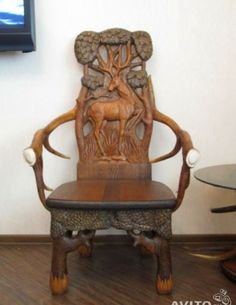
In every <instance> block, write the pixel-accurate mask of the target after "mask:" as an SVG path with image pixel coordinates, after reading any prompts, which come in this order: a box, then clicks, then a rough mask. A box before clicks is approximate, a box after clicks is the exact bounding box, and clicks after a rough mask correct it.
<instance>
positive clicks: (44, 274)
mask: <svg viewBox="0 0 236 305" xmlns="http://www.w3.org/2000/svg"><path fill="white" fill-rule="evenodd" d="M172 259H173V277H174V290H173V294H172V296H158V295H157V294H156V291H155V286H154V279H155V273H156V260H155V258H154V257H152V256H149V257H141V256H140V254H139V251H138V250H137V249H136V248H133V247H132V246H129V245H117V244H115V245H108V244H98V245H95V246H94V251H93V257H92V258H86V259H85V258H79V257H78V255H77V253H76V252H73V253H71V254H69V255H68V269H69V275H70V286H69V290H68V292H67V294H65V295H63V296H52V295H51V293H50V290H49V287H48V279H49V274H50V261H51V245H50V244H15V245H12V244H9V245H1V246H0V305H64V304H65V305H154V304H158V305H169V304H174V305H176V304H179V305H183V304H184V305H195V302H194V301H205V302H206V301H208V302H211V303H205V304H204V303H198V305H209V304H212V305H213V304H214V305H215V304H221V303H219V302H217V301H214V300H213V295H214V294H216V293H218V292H219V291H220V289H224V290H226V291H227V294H228V296H229V297H230V298H231V302H232V303H231V304H232V305H235V304H236V285H235V283H233V282H231V281H229V280H228V279H226V278H225V277H224V275H223V274H222V273H221V272H220V270H219V266H218V263H217V262H212V261H207V260H203V259H200V258H196V257H193V256H190V255H189V254H188V253H187V252H186V250H185V249H183V248H182V247H181V246H176V245H174V246H172ZM174 301H175V302H174ZM180 301H182V303H180ZM186 301H192V304H191V303H190V302H188V303H184V302H186ZM227 305H230V304H229V303H228V304H227Z"/></svg>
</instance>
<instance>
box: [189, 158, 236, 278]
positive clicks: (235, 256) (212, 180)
mask: <svg viewBox="0 0 236 305" xmlns="http://www.w3.org/2000/svg"><path fill="white" fill-rule="evenodd" d="M194 177H195V178H196V179H197V180H199V181H201V182H204V183H207V184H210V185H213V186H216V187H220V188H225V189H230V190H236V164H224V165H216V166H209V167H205V168H202V169H199V170H197V171H196V172H195V173H194ZM235 211H236V205H231V206H227V207H221V208H214V209H211V212H213V213H229V212H235ZM230 255H232V257H231V258H229V259H225V260H223V261H221V262H220V266H221V269H222V271H223V272H224V274H225V275H226V276H227V277H228V278H229V279H231V280H233V281H236V248H235V249H233V250H231V251H230V252H229V255H228V256H230Z"/></svg>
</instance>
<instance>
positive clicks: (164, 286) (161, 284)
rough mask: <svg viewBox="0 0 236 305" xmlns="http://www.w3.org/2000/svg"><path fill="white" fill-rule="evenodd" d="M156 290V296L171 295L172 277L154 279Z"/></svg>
mask: <svg viewBox="0 0 236 305" xmlns="http://www.w3.org/2000/svg"><path fill="white" fill-rule="evenodd" d="M156 288H157V293H158V294H171V292H172V288H173V282H172V277H171V275H170V277H169V278H164V279H161V277H160V275H158V276H157V279H156Z"/></svg>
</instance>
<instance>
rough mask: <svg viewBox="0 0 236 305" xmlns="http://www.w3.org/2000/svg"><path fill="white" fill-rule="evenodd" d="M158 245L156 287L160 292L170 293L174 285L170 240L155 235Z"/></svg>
mask: <svg viewBox="0 0 236 305" xmlns="http://www.w3.org/2000/svg"><path fill="white" fill-rule="evenodd" d="M155 242H156V244H157V245H158V246H157V251H156V256H157V278H156V288H157V292H158V293H159V294H170V293H171V291H172V287H173V282H172V266H171V253H170V246H169V241H168V240H167V239H164V238H160V237H157V236H156V237H155Z"/></svg>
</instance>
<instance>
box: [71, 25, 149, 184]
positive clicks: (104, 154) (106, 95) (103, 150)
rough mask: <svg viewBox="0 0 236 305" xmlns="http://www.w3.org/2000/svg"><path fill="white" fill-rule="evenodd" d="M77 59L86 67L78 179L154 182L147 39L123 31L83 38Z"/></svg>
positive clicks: (88, 33) (79, 114) (79, 113)
mask: <svg viewBox="0 0 236 305" xmlns="http://www.w3.org/2000/svg"><path fill="white" fill-rule="evenodd" d="M75 55H76V58H77V60H78V62H79V63H81V64H82V65H83V77H82V89H81V92H80V94H79V97H78V99H77V115H76V136H77V142H78V148H79V155H80V161H79V163H78V179H90V178H99V179H110V178H113V179H133V178H134V179H136V178H137V179H140V178H150V176H151V168H150V164H149V157H148V150H149V144H150V139H151V135H152V126H153V117H152V108H153V105H151V103H152V100H151V99H150V90H149V85H148V75H147V72H146V65H145V63H146V61H147V60H148V59H149V58H150V57H151V55H152V42H151V38H150V36H149V34H148V33H147V32H144V31H136V32H129V31H127V30H124V29H109V30H106V31H103V32H100V33H96V32H92V31H86V32H82V33H81V34H80V35H78V36H77V38H76V41H75Z"/></svg>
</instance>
